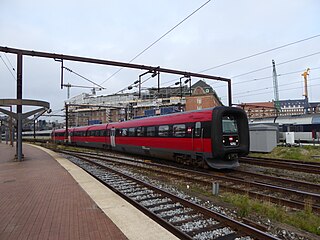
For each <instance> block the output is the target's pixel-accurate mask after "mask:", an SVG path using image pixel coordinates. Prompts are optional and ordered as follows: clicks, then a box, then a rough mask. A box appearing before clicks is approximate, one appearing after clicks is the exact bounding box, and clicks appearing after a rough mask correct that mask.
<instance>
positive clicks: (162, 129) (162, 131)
mask: <svg viewBox="0 0 320 240" xmlns="http://www.w3.org/2000/svg"><path fill="white" fill-rule="evenodd" d="M158 135H159V137H167V136H169V125H163V126H159V128H158Z"/></svg>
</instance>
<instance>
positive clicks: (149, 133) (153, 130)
mask: <svg viewBox="0 0 320 240" xmlns="http://www.w3.org/2000/svg"><path fill="white" fill-rule="evenodd" d="M155 135H156V127H147V136H148V137H154V136H155Z"/></svg>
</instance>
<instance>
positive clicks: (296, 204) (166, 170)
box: [61, 151, 320, 213]
mask: <svg viewBox="0 0 320 240" xmlns="http://www.w3.org/2000/svg"><path fill="white" fill-rule="evenodd" d="M61 152H62V153H66V154H70V153H68V151H61ZM72 152H75V153H74V156H79V155H81V156H86V157H90V158H95V159H98V160H102V161H105V160H106V158H108V160H109V161H111V162H113V163H117V164H123V165H127V166H129V167H135V168H140V169H144V170H145V169H147V170H149V171H154V172H157V173H159V172H161V173H162V174H167V175H171V176H172V177H180V178H184V179H187V180H188V181H197V182H201V183H202V184H206V185H209V186H211V184H212V182H213V181H212V180H213V179H218V180H221V181H225V182H232V183H234V184H238V185H245V186H247V187H248V188H250V187H257V188H258V189H259V188H263V189H267V190H269V191H272V192H274V191H277V192H283V193H286V194H296V195H298V196H299V197H301V198H303V199H307V200H308V201H310V200H311V201H313V204H311V203H310V204H311V207H312V210H313V211H315V212H318V213H320V206H319V205H317V204H314V202H319V201H320V195H319V194H315V193H309V192H304V191H298V190H293V189H288V188H283V187H278V186H273V185H270V184H265V183H259V182H249V181H246V180H243V179H237V178H234V177H227V176H217V175H212V174H210V173H204V172H198V171H194V170H189V169H181V168H177V167H173V166H167V165H162V164H157V163H150V162H147V163H145V162H142V161H137V160H133V159H128V158H120V157H112V156H95V157H93V155H92V153H90V155H89V156H88V154H86V153H79V152H76V151H72ZM110 158H111V159H110ZM112 158H116V159H117V160H112ZM119 159H120V160H122V161H130V162H129V163H125V162H119ZM137 164H140V166H138V165H137ZM141 164H144V165H147V166H154V167H157V168H159V169H158V170H154V169H151V168H149V167H144V166H141ZM170 171H179V172H182V171H183V173H180V174H178V173H176V172H170ZM186 173H187V174H186ZM191 174H192V175H191ZM203 177H206V178H209V179H206V180H205V179H203ZM220 188H221V189H225V190H226V191H229V192H235V193H239V194H245V195H249V196H250V197H253V198H259V199H262V200H268V201H271V202H273V203H275V204H282V205H285V206H289V207H292V208H297V209H304V208H305V206H306V203H305V202H304V201H296V200H289V199H285V198H279V197H274V196H270V195H267V194H261V193H257V192H254V191H253V190H251V191H250V190H248V189H240V188H237V187H234V186H228V185H226V184H220Z"/></svg>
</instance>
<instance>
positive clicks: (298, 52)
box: [0, 0, 320, 110]
mask: <svg viewBox="0 0 320 240" xmlns="http://www.w3.org/2000/svg"><path fill="white" fill-rule="evenodd" d="M205 2H206V0H201V1H200V0H175V1H171V0H170V1H169V0H160V1H150V0H149V1H146V0H136V1H132V0H131V1H129V0H124V1H115V0H114V1H108V0H91V1H82V0H78V1H76V0H74V1H68V0H63V1H62V0H55V1H40V0H39V1H38V0H30V1H25V0H0V46H7V47H12V48H20V49H27V50H35V51H44V52H51V53H59V54H68V55H76V56H85V57H91V58H100V59H106V60H113V61H122V62H129V61H130V60H131V59H132V58H134V57H135V56H136V55H137V54H138V53H140V52H141V51H142V50H144V49H145V48H146V47H147V46H149V45H150V44H151V43H152V42H154V41H155V40H157V39H158V38H159V37H160V36H162V35H163V34H164V33H165V32H167V31H168V30H169V29H171V28H172V27H173V26H175V25H176V24H177V23H178V22H180V21H181V20H183V19H184V18H185V17H187V16H188V15H189V14H191V13H192V12H193V11H194V10H196V9H197V8H199V7H200V6H201V5H202V4H204V3H205ZM319 12H320V1H319V0H259V1H257V0H232V1H231V0H216V1H214V0H212V1H210V2H209V3H208V4H206V5H205V6H204V7H203V8H202V9H200V10H199V11H198V12H197V13H195V14H194V15H193V16H191V17H190V18H189V19H187V20H186V21H185V22H183V23H182V24H181V25H180V26H178V27H177V28H176V29H174V30H173V31H172V32H171V33H169V34H168V35H167V36H165V37H164V38H163V39H161V40H160V41H159V42H158V43H156V44H155V45H154V46H152V47H151V48H150V49H149V50H147V51H146V52H145V53H144V54H142V55H141V56H140V57H138V58H137V59H135V60H134V61H133V63H136V64H144V65H151V66H161V67H163V68H170V69H177V70H183V71H190V72H201V71H203V70H205V69H209V68H212V67H215V66H218V65H220V64H224V63H227V62H230V61H233V60H237V59H240V58H243V57H246V56H249V55H252V54H256V53H259V52H262V51H265V50H269V49H272V48H276V47H279V46H282V45H285V44H289V43H292V42H295V41H298V40H302V39H306V38H309V37H312V36H316V35H319V34H320V14H319ZM311 54H314V55H313V56H310V57H305V58H301V57H304V56H307V55H311ZM0 56H1V59H0V84H1V91H0V99H2V98H15V97H16V81H15V79H14V78H13V76H12V75H11V73H10V72H9V70H8V69H7V67H6V65H5V64H4V62H6V64H7V65H8V67H9V68H11V66H10V63H11V64H12V65H13V66H14V67H15V66H16V56H15V55H12V54H4V53H0ZM297 58H301V59H300V60H296V61H291V62H289V63H285V62H287V61H290V60H294V59H297ZM272 59H274V60H275V62H276V64H279V66H277V73H278V74H281V75H282V76H279V77H278V81H279V90H280V92H279V94H280V99H282V100H284V99H302V98H303V96H302V94H303V78H302V77H301V73H302V72H303V70H304V69H306V68H308V67H309V68H311V71H310V76H309V80H310V81H309V99H310V101H313V102H315V101H319V102H320V37H315V38H313V39H310V40H308V41H303V42H301V43H298V44H294V45H291V46H288V47H285V48H281V49H279V50H276V51H272V52H269V53H266V54H262V55H259V56H257V57H253V58H249V59H247V60H243V61H239V62H237V63H233V64H229V65H226V66H223V67H219V68H214V69H211V70H208V71H205V72H203V73H204V74H209V75H214V76H220V77H226V78H231V79H232V83H233V102H234V103H242V102H263V101H271V100H272V99H274V94H273V88H272V86H273V79H272V64H271V61H272ZM8 60H9V61H10V62H9V61H8ZM23 63H24V64H23V98H30V99H37V100H44V101H48V102H50V104H51V108H52V109H53V110H58V109H62V108H63V104H64V100H66V97H67V91H66V89H63V90H61V89H60V64H59V63H58V62H55V61H54V60H52V59H43V58H35V57H27V56H26V57H24V62H23ZM281 63H282V64H281ZM64 64H65V66H66V67H68V68H70V69H72V70H73V71H75V72H77V73H79V74H81V75H83V76H85V77H87V78H88V79H90V80H92V81H94V82H97V83H99V84H100V83H102V82H105V80H106V79H108V78H109V77H110V76H111V75H112V74H114V73H115V72H116V71H117V70H118V68H116V67H109V66H99V65H93V64H85V63H75V62H67V61H66V62H65V63H64ZM264 67H269V68H267V69H265V70H263V71H258V72H254V73H251V74H247V75H243V76H240V77H237V76H238V75H241V74H244V73H248V72H251V71H254V70H257V69H260V68H264ZM11 72H12V73H13V74H14V75H16V73H15V72H14V71H13V70H12V71H11ZM292 72H296V73H292ZM141 73H143V71H139V70H129V69H123V70H122V71H120V72H119V73H118V74H116V75H115V76H114V77H112V78H110V79H109V80H108V81H106V82H105V83H104V84H103V86H104V87H105V88H106V90H104V91H103V92H98V94H113V93H115V92H117V91H119V90H121V89H123V88H126V87H127V86H129V85H130V84H132V83H133V82H134V81H135V80H137V78H138V75H139V74H141ZM289 73H292V74H289ZM178 77H179V76H175V75H167V74H162V76H161V82H162V86H163V87H164V86H169V85H172V84H174V82H175V81H176V79H177V78H178ZM267 77H269V78H267ZM145 78H147V76H145ZM261 78H263V79H261ZM254 79H256V80H254ZM197 80H199V79H192V82H193V83H194V82H196V81H197ZM206 82H207V83H208V84H210V85H211V86H212V87H213V88H214V89H215V90H216V92H217V93H218V95H219V97H221V98H222V101H223V103H225V104H227V87H226V84H224V83H221V82H218V83H215V82H213V81H210V80H207V81H206ZM65 83H70V84H74V85H85V86H90V87H91V86H92V84H90V83H88V82H87V81H85V80H83V79H81V78H79V77H77V76H76V75H74V74H71V73H69V72H67V71H65ZM143 86H144V87H156V86H157V83H156V79H150V80H149V81H147V82H146V83H145V84H144V85H143ZM133 90H134V89H133ZM81 92H90V91H89V90H88V89H79V88H72V89H71V95H72V96H75V95H78V94H80V93H81Z"/></svg>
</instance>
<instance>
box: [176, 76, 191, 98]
mask: <svg viewBox="0 0 320 240" xmlns="http://www.w3.org/2000/svg"><path fill="white" fill-rule="evenodd" d="M183 78H188V79H187V80H185V81H184V83H188V82H190V83H189V84H190V96H191V77H190V76H183V77H181V78H180V79H179V82H176V83H175V85H180V98H181V99H182V79H183Z"/></svg>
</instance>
